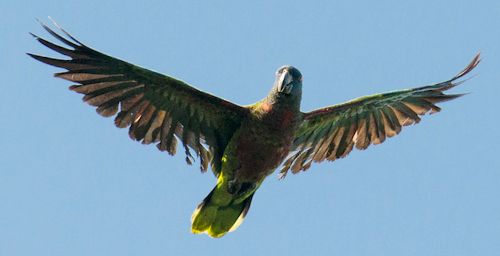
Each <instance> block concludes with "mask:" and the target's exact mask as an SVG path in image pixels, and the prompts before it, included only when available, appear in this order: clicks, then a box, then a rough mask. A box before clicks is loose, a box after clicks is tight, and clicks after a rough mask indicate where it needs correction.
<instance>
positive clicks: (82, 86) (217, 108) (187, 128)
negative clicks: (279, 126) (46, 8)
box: [29, 24, 247, 175]
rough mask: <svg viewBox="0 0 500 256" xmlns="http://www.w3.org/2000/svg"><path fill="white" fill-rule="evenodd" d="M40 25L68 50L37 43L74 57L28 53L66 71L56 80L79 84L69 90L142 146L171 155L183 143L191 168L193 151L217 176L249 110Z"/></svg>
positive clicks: (53, 45)
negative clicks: (112, 121)
mask: <svg viewBox="0 0 500 256" xmlns="http://www.w3.org/2000/svg"><path fill="white" fill-rule="evenodd" d="M42 26H43V27H44V28H45V29H46V30H47V31H48V32H49V33H50V34H51V35H52V36H54V37H55V38H56V39H58V40H59V41H61V42H62V43H64V44H65V45H66V46H67V47H70V48H65V47H62V46H60V45H57V44H54V43H51V42H49V41H47V40H45V39H43V38H40V37H38V36H35V35H33V36H34V37H35V38H36V40H38V41H39V42H40V43H41V44H43V45H45V46H47V47H48V48H50V49H52V50H54V51H56V52H58V53H61V54H63V55H66V56H68V57H69V58H70V59H54V58H49V57H44V56H39V55H34V54H29V55H30V56H31V57H33V58H35V59H36V60H39V61H41V62H44V63H47V64H49V65H53V66H56V67H60V68H64V69H66V70H67V71H66V72H62V73H57V74H55V76H56V77H60V78H63V79H66V80H69V81H72V82H75V83H77V84H76V85H73V86H71V87H70V89H71V90H73V91H75V92H78V93H81V94H84V95H85V96H84V97H83V100H84V101H85V102H87V103H88V104H90V105H92V106H95V107H97V109H96V110H97V113H99V114H100V115H102V116H105V117H109V116H114V115H115V114H117V115H116V118H115V125H116V126H118V127H120V128H125V127H130V128H129V135H130V137H131V138H132V139H134V140H137V141H142V143H143V144H150V143H157V147H158V149H159V150H160V151H167V152H168V153H169V154H171V155H173V154H175V153H176V148H177V142H178V141H180V142H181V143H182V145H183V146H184V149H185V153H186V161H187V162H188V163H189V164H191V162H192V161H193V160H194V159H193V158H194V157H193V156H192V155H191V150H192V151H194V152H195V154H196V155H197V156H198V157H199V158H200V168H201V170H202V171H206V170H207V168H208V164H209V162H211V164H212V170H213V171H214V173H215V174H216V175H217V174H218V173H219V171H220V167H221V158H222V154H223V152H224V149H225V147H226V145H227V143H228V142H229V140H230V139H231V136H232V134H233V133H234V131H235V130H236V129H237V128H238V127H239V125H240V122H241V120H242V119H243V118H244V117H245V115H246V114H247V109H246V108H244V107H241V106H239V105H236V104H234V103H231V102H229V101H226V100H224V99H221V98H218V97H216V96H213V95H211V94H208V93H205V92H202V91H200V90H198V89H196V88H194V87H192V86H190V85H188V84H186V83H184V82H182V81H180V80H177V79H175V78H173V77H170V76H166V75H162V74H159V73H156V72H153V71H151V70H147V69H144V68H141V67H138V66H135V65H133V64H130V63H128V62H125V61H122V60H119V59H116V58H113V57H111V56H108V55H105V54H103V53H100V52H98V51H95V50H93V49H91V48H89V47H87V46H86V45H84V44H82V43H80V42H79V41H78V40H76V39H75V38H74V37H72V36H71V35H70V34H68V33H67V32H66V31H64V30H63V29H62V28H60V27H59V28H60V29H61V30H62V32H63V33H64V34H65V35H66V36H67V38H65V37H62V36H61V35H59V34H57V33H55V32H54V31H52V30H51V29H50V28H48V27H47V26H45V25H43V24H42ZM56 26H57V24H56ZM205 147H207V148H208V149H207V148H205Z"/></svg>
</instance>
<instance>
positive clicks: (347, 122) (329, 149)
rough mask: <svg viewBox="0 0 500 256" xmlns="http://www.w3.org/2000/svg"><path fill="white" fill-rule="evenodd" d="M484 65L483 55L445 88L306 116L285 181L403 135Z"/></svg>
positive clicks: (408, 92) (363, 100)
mask: <svg viewBox="0 0 500 256" xmlns="http://www.w3.org/2000/svg"><path fill="white" fill-rule="evenodd" d="M479 62H480V58H479V54H478V55H476V56H475V57H474V59H473V60H472V61H471V63H470V64H469V65H468V66H467V67H466V68H465V69H464V70H462V71H461V72H460V73H458V74H457V75H456V76H455V77H453V78H451V79H450V80H447V81H445V82H442V83H438V84H434V85H429V86H423V87H418V88H413V89H407V90H401V91H394V92H389V93H382V94H376V95H371V96H366V97H362V98H358V99H354V100H351V101H349V102H346V103H343V104H339V105H334V106H330V107H326V108H322V109H318V110H315V111H312V112H309V113H304V115H303V122H302V124H301V125H300V127H299V130H298V132H297V133H296V135H295V140H294V142H293V146H292V151H291V152H292V153H291V154H290V155H289V156H288V158H287V159H286V160H285V161H284V163H283V168H282V169H281V173H280V175H281V177H284V176H285V175H286V173H287V172H288V170H291V171H292V173H297V172H299V171H305V170H307V169H308V168H309V167H310V166H311V164H312V163H313V162H321V161H324V160H325V159H326V160H329V161H334V160H336V159H338V158H343V157H345V156H347V155H348V154H349V153H350V152H351V150H352V149H353V148H354V147H356V148H357V149H361V150H363V149H366V148H367V147H368V146H369V145H371V144H379V143H382V142H384V141H385V139H386V138H388V137H392V136H394V135H397V134H399V132H400V131H401V128H402V127H403V126H407V125H411V124H414V123H418V122H420V116H422V115H425V114H426V113H429V112H430V113H431V114H432V113H436V112H438V111H440V108H439V107H438V106H436V105H435V104H436V103H440V102H443V101H447V100H452V99H455V98H457V97H460V96H462V94H445V93H444V91H446V90H448V89H451V88H453V87H455V86H457V85H459V84H460V83H461V82H456V80H457V79H459V78H461V77H463V76H465V75H466V74H467V73H469V72H470V71H471V70H472V69H474V68H475V67H476V66H477V65H478V64H479Z"/></svg>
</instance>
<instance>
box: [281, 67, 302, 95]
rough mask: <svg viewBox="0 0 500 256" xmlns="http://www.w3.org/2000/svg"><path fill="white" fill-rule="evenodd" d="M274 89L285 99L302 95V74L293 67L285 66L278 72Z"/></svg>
mask: <svg viewBox="0 0 500 256" xmlns="http://www.w3.org/2000/svg"><path fill="white" fill-rule="evenodd" d="M274 89H275V90H276V92H277V93H278V94H279V95H283V96H285V97H300V96H301V95H302V74H301V73H300V71H299V70H298V69H296V68H295V67H293V66H283V67H281V68H279V69H278V71H276V81H275V82H274Z"/></svg>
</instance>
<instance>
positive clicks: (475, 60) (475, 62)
mask: <svg viewBox="0 0 500 256" xmlns="http://www.w3.org/2000/svg"><path fill="white" fill-rule="evenodd" d="M480 62H481V52H478V53H477V54H476V55H475V56H474V58H472V60H471V62H470V63H469V65H467V66H466V67H465V68H464V69H463V70H462V71H460V72H459V73H458V74H457V75H455V77H453V79H452V80H456V79H459V78H461V77H463V76H465V75H467V74H468V73H469V72H471V71H472V70H473V69H474V68H476V67H477V65H479V63H480Z"/></svg>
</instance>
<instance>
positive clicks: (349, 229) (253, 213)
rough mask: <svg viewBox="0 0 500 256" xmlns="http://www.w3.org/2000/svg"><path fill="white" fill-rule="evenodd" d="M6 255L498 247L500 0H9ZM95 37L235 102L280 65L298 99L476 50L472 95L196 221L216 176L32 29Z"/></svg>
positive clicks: (458, 59) (412, 251) (467, 251)
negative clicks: (76, 73)
mask: <svg viewBox="0 0 500 256" xmlns="http://www.w3.org/2000/svg"><path fill="white" fill-rule="evenodd" d="M0 10H2V14H1V15H0V31H1V33H0V41H1V46H2V47H0V48H1V50H0V53H1V56H2V57H1V58H0V67H1V68H2V78H3V82H2V86H1V88H2V93H1V94H0V116H1V117H2V125H1V126H0V134H1V135H2V140H1V142H0V144H1V145H2V147H0V151H1V152H0V163H1V165H0V166H1V167H0V255H52V256H54V255H72V256H79V255H93V256H99V255H174V254H173V253H177V254H178V255H195V254H197V255H235V254H237V255H266V254H267V255H270V254H277V255H305V254H311V253H314V254H315V255H343V256H347V255H371V256H374V255H454V256H457V255H497V253H498V251H500V243H499V242H498V241H499V240H498V239H499V237H500V204H499V203H498V198H499V196H500V158H499V157H498V152H500V146H499V144H500V143H499V142H500V135H499V134H498V127H499V125H500V121H499V118H498V107H497V100H496V99H497V97H498V94H499V92H500V90H499V88H500V87H499V86H500V85H499V83H500V77H499V75H498V74H499V67H500V36H499V33H498V28H499V27H500V2H498V1H475V2H474V1H462V0H459V1H430V0H425V1H422V0H421V1H251V2H249V1H231V2H230V1H185V0H183V1H150V2H146V3H142V2H139V1H94V0H88V1H84V2H83V1H3V2H2V3H0ZM47 16H52V17H53V18H54V19H55V20H57V21H58V22H59V23H60V24H61V25H62V26H63V27H65V28H66V29H67V30H68V31H70V32H71V33H72V34H73V35H75V36H76V37H77V38H79V39H80V40H81V41H82V42H84V43H86V44H87V45H89V46H91V47H93V48H95V49H97V50H100V51H102V52H105V53H107V54H109V55H112V56H115V57H118V58H121V59H124V60H127V61H129V62H132V63H135V64H138V65H141V66H144V67H147V68H151V69H154V70H156V71H160V72H163V73H166V74H169V75H171V76H174V77H177V78H180V79H182V80H184V81H187V82H188V83H190V84H192V85H195V86H197V87H198V88H200V89H202V90H205V91H208V92H211V93H214V94H216V95H219V96H221V97H224V98H226V99H229V100H231V101H234V102H236V103H239V104H249V103H252V102H255V101H257V100H259V99H261V98H262V97H264V96H265V95H266V93H267V92H268V91H269V89H270V87H271V84H272V82H273V79H274V72H275V70H276V69H277V68H278V67H279V66H282V65H284V64H292V65H294V66H296V67H297V68H299V69H300V70H301V72H302V74H303V76H304V87H303V93H304V95H303V102H302V108H303V110H304V111H308V110H312V109H315V108H319V107H322V106H326V105H331V104H335V103H340V102H343V101H346V100H349V99H351V98H354V97H358V96H362V95H367V94H372V93H377V92H383V91H389V90H394V89H402V88H408V87H413V86H419V85H424V84H428V83H434V82H439V81H442V80H446V79H448V78H450V77H452V76H453V75H454V74H455V73H457V72H458V71H460V70H461V69H462V68H463V67H465V65H467V64H468V62H469V61H470V59H471V58H472V57H473V56H474V54H475V53H476V52H478V51H481V53H482V56H483V61H482V62H481V64H480V65H479V66H478V68H477V69H476V70H474V71H473V74H476V75H477V76H475V77H474V78H473V79H471V80H470V81H468V82H467V83H465V84H463V85H462V86H460V87H458V88H456V89H454V92H457V93H462V92H469V93H470V94H469V95H467V96H466V97H463V98H460V99H458V100H455V101H452V102H447V103H444V104H441V105H440V106H441V107H442V108H443V111H442V112H441V113H439V114H437V115H433V116H426V117H424V118H423V120H422V122H421V123H420V124H418V125H416V126H412V127H407V128H406V129H405V130H404V131H403V132H402V133H401V134H400V135H399V136H397V137H395V138H392V139H389V140H387V141H386V142H385V143H383V144H382V145H378V146H372V147H370V148H369V149H368V150H366V151H363V152H360V151H356V152H352V153H351V154H350V155H349V157H348V158H346V159H342V160H340V161H336V162H333V163H322V164H315V165H314V166H313V167H312V168H311V169H310V170H309V171H308V172H306V173H301V174H298V175H289V176H287V178H286V179H284V180H281V181H280V180H278V179H277V175H276V174H273V175H271V176H270V177H269V178H268V179H267V181H266V182H265V183H264V184H263V186H262V187H261V189H260V190H259V191H258V192H257V194H256V196H255V197H254V200H253V203H252V208H251V210H250V212H249V214H248V216H247V219H246V220H245V222H244V223H243V224H242V226H241V227H240V228H239V229H238V230H237V231H236V232H233V233H230V234H229V235H227V236H226V237H224V238H222V239H218V240H214V239H210V238H208V237H207V236H204V235H193V234H191V233H190V216H191V213H192V211H193V210H194V208H195V206H196V205H197V204H198V203H199V202H200V201H201V200H202V199H203V198H204V197H205V196H206V194H207V193H208V192H209V191H210V189H211V188H212V187H213V185H214V183H215V179H214V177H213V175H212V174H205V175H202V174H200V173H199V171H198V167H197V166H196V165H194V166H187V165H186V164H185V162H184V160H183V157H182V156H180V155H179V156H177V157H169V156H168V155H166V154H163V153H160V152H158V151H157V150H156V148H155V147H154V146H143V145H141V144H139V143H136V142H133V141H131V140H130V139H128V135H127V131H126V130H124V129H122V130H120V129H117V128H115V127H114V125H113V124H112V123H113V122H112V120H111V119H106V118H102V117H100V116H98V115H97V114H95V111H94V110H93V109H92V108H91V107H89V106H87V105H85V104H83V103H82V102H81V100H80V98H81V96H80V95H77V94H75V93H73V92H70V91H69V90H67V87H68V86H69V85H70V83H69V82H66V81H63V80H61V79H55V78H53V77H52V73H54V72H58V71H59V70H58V69H56V68H54V67H50V66H47V65H43V64H41V63H37V62H35V61H34V60H32V59H30V58H29V57H28V56H26V55H25V54H24V53H25V52H34V53H39V54H46V55H51V56H56V55H53V54H52V53H51V52H50V51H49V50H48V49H45V48H44V47H42V46H41V45H39V44H38V43H37V42H36V41H35V40H33V39H32V38H31V36H29V34H28V32H34V33H35V34H39V35H42V36H44V37H46V38H48V35H47V34H46V33H45V32H44V31H43V29H42V28H41V27H40V26H39V25H38V23H37V22H36V21H35V19H36V18H39V19H41V20H44V21H46V22H48V20H47V19H46V18H45V17H47Z"/></svg>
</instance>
